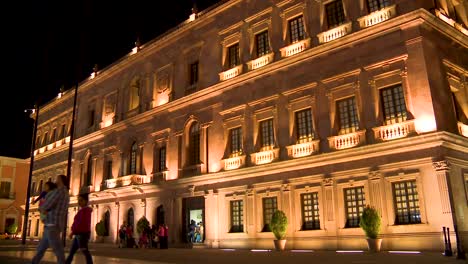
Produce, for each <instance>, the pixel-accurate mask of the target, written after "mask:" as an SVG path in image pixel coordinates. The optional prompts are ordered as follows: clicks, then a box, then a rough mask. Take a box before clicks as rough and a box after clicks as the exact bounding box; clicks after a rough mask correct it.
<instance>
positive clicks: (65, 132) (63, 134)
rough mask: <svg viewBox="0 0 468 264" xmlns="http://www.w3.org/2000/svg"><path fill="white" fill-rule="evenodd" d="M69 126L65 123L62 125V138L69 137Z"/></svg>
mask: <svg viewBox="0 0 468 264" xmlns="http://www.w3.org/2000/svg"><path fill="white" fill-rule="evenodd" d="M66 129H67V126H66V125H65V124H63V125H62V133H61V135H60V137H61V138H66V137H67V130H66Z"/></svg>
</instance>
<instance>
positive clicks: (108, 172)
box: [106, 160, 114, 180]
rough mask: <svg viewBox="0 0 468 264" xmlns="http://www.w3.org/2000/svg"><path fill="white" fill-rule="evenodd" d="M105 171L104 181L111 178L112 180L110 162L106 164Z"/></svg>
mask: <svg viewBox="0 0 468 264" xmlns="http://www.w3.org/2000/svg"><path fill="white" fill-rule="evenodd" d="M106 167H107V168H106V171H107V174H106V180H110V179H112V178H114V177H113V176H112V160H108V161H107V163H106Z"/></svg>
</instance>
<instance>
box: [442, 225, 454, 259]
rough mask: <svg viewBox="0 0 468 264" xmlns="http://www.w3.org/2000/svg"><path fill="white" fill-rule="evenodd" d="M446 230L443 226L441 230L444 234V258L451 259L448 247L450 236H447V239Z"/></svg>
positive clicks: (450, 251)
mask: <svg viewBox="0 0 468 264" xmlns="http://www.w3.org/2000/svg"><path fill="white" fill-rule="evenodd" d="M446 229H447V232H448V228H446V227H445V226H444V227H442V230H443V232H444V245H445V250H444V256H446V257H451V256H452V250H451V249H450V245H449V241H450V234H448V235H449V238H448V239H447V233H446Z"/></svg>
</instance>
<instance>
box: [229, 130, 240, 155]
mask: <svg viewBox="0 0 468 264" xmlns="http://www.w3.org/2000/svg"><path fill="white" fill-rule="evenodd" d="M229 135H230V136H229V138H230V139H231V150H230V151H231V154H232V155H236V154H241V153H242V128H240V127H237V128H233V129H231V130H229Z"/></svg>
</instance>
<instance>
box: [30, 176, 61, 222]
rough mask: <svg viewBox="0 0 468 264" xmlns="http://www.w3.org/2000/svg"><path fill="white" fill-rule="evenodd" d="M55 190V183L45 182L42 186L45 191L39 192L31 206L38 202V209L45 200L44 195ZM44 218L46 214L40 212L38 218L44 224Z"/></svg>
mask: <svg viewBox="0 0 468 264" xmlns="http://www.w3.org/2000/svg"><path fill="white" fill-rule="evenodd" d="M56 188H57V185H56V184H55V183H53V182H51V181H48V182H46V183H45V184H44V189H45V190H44V191H42V192H41V194H40V195H39V197H37V198H36V200H34V201H33V202H32V204H35V203H37V202H38V201H39V207H40V206H41V205H43V204H44V202H45V199H46V195H47V194H48V193H49V192H51V191H53V190H55V189H56ZM46 216H47V212H44V211H41V214H40V216H39V217H40V219H41V221H42V222H44V220H45V218H46Z"/></svg>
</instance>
